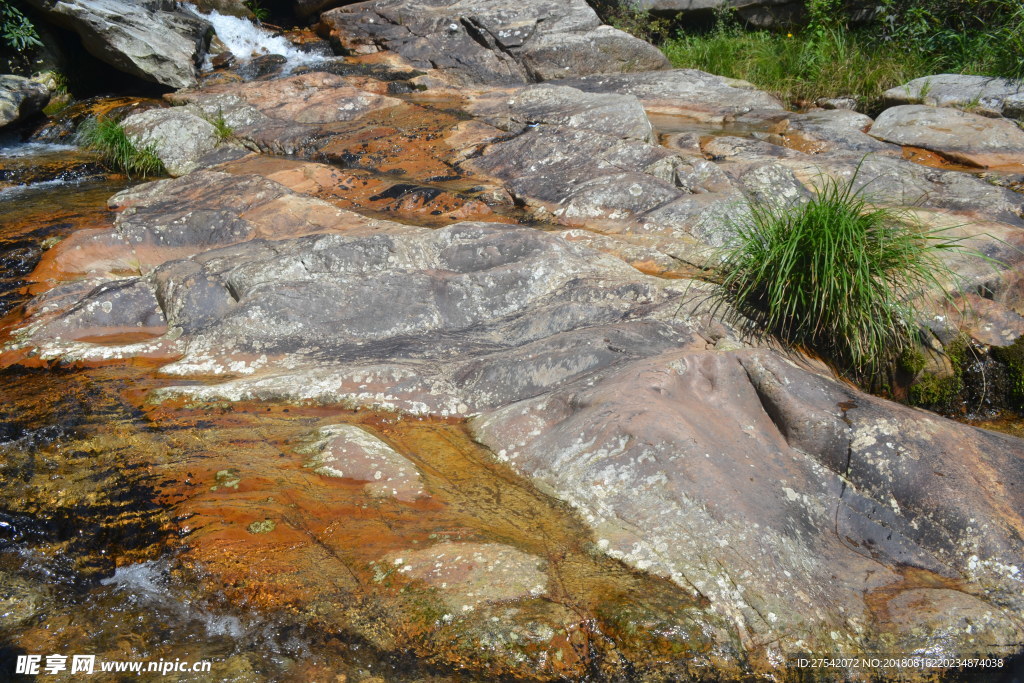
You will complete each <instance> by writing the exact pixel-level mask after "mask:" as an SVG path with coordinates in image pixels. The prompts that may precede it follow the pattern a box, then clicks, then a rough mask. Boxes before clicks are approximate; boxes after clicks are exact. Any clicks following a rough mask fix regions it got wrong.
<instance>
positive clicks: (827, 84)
mask: <svg viewBox="0 0 1024 683" xmlns="http://www.w3.org/2000/svg"><path fill="white" fill-rule="evenodd" d="M833 4H835V3H830V2H829V1H828V0H822V1H816V2H811V3H810V10H811V11H810V17H809V22H808V24H807V25H806V26H804V27H801V28H799V29H797V28H792V29H790V30H789V31H788V32H770V31H747V30H744V28H743V27H741V26H740V25H739V24H738V23H737V22H736V21H735V20H733V19H730V18H729V17H728V16H727V15H723V16H722V17H720V18H719V21H718V22H717V24H716V26H715V28H714V29H713V30H711V31H709V32H704V33H678V34H677V35H676V36H675V37H673V38H669V39H667V40H665V41H664V42H663V43H662V44H661V48H662V50H663V51H664V53H665V55H666V56H667V57H668V58H669V60H670V61H671V62H672V64H673V65H674V66H676V67H681V68H682V67H688V68H696V69H701V70H703V71H709V72H711V73H714V74H719V75H722V76H728V77H730V78H739V79H743V80H747V81H750V82H751V83H753V84H754V85H755V86H757V87H758V88H761V89H763V90H767V91H769V92H771V93H773V94H775V95H776V96H778V97H779V98H780V99H782V100H783V101H784V102H786V103H787V104H789V105H790V106H793V107H799V106H801V105H804V104H806V103H812V102H813V101H814V100H816V99H818V98H822V97H855V98H856V99H857V100H858V103H859V108H860V109H861V110H863V111H867V112H869V113H874V112H875V111H877V109H878V107H879V105H880V101H881V98H880V96H881V94H882V93H883V92H884V91H885V90H888V89H889V88H892V87H895V86H898V85H901V84H903V83H906V82H907V81H910V80H912V79H914V78H919V77H921V76H928V75H930V74H937V73H964V74H977V75H981V76H1002V77H1006V78H1021V77H1024V60H1022V59H1021V54H1024V4H1022V3H1020V2H1019V1H1016V0H961V1H959V2H958V1H957V0H951V1H950V2H946V1H945V0H943V2H938V0H913V1H911V2H900V3H896V2H882V3H881V4H880V5H879V7H878V8H877V11H876V13H875V15H874V18H873V19H872V21H871V22H870V23H869V24H868V25H867V26H860V27H858V28H853V29H851V28H849V27H848V26H847V23H846V21H845V19H844V17H843V14H842V12H841V11H840V10H839V9H837V8H836V7H833V6H832V5H833Z"/></svg>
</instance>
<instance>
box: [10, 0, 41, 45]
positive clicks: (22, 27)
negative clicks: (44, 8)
mask: <svg viewBox="0 0 1024 683" xmlns="http://www.w3.org/2000/svg"><path fill="white" fill-rule="evenodd" d="M0 41H2V42H3V44H4V46H5V47H6V48H8V49H10V50H14V51H15V52H18V53H21V52H25V51H26V50H29V49H31V48H34V47H40V46H41V45H42V44H43V42H42V41H41V40H39V34H38V33H36V27H35V26H33V25H32V22H31V21H29V19H28V17H26V16H25V15H24V14H22V13H21V12H20V11H18V9H17V8H15V7H12V6H11V5H10V4H9V3H8V2H7V0H0Z"/></svg>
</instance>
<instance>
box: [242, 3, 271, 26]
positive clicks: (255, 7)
mask: <svg viewBox="0 0 1024 683" xmlns="http://www.w3.org/2000/svg"><path fill="white" fill-rule="evenodd" d="M243 4H244V5H245V6H246V7H247V8H248V9H249V11H250V12H252V15H253V16H254V17H255V18H256V21H259V22H264V21H266V20H267V19H269V18H270V10H268V9H267V8H266V7H264V6H263V3H261V2H260V0H247V1H246V2H245V3H243Z"/></svg>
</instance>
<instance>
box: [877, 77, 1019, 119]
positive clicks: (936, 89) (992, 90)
mask: <svg viewBox="0 0 1024 683" xmlns="http://www.w3.org/2000/svg"><path fill="white" fill-rule="evenodd" d="M882 101H883V102H884V103H885V105H886V106H889V107H893V106H897V105H901V104H927V105H930V106H933V107H956V108H958V109H965V110H967V111H969V112H971V113H974V114H981V115H984V116H1006V117H1009V118H1021V116H1022V115H1024V83H1021V82H1020V81H1014V80H1010V79H1007V78H995V77H992V76H969V75H965V74H936V75H934V76H922V77H921V78H915V79H914V80H912V81H910V82H909V83H905V84H903V85H898V86H896V87H895V88H890V89H889V90H886V91H885V92H884V93H883V94H882Z"/></svg>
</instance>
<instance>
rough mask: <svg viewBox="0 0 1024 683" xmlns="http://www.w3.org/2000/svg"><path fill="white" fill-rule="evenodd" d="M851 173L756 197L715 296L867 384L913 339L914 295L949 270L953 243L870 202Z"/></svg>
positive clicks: (725, 258) (724, 257)
mask: <svg viewBox="0 0 1024 683" xmlns="http://www.w3.org/2000/svg"><path fill="white" fill-rule="evenodd" d="M855 178H856V176H855V177H854V179H855ZM854 179H851V180H850V181H847V182H840V181H837V180H834V179H827V180H825V181H824V182H823V183H822V185H821V186H820V187H819V188H818V191H817V195H816V196H815V197H814V198H812V199H811V200H810V201H808V202H807V203H804V204H798V205H792V206H785V207H779V206H776V205H770V204H764V203H759V204H755V205H753V206H752V208H751V213H750V217H749V218H748V219H747V220H745V221H742V222H740V223H739V224H738V225H737V226H736V228H737V236H736V239H735V240H734V241H733V242H732V243H731V244H730V245H729V246H727V247H726V248H725V250H724V251H723V253H722V254H721V263H720V266H719V270H720V272H721V275H722V279H723V286H722V288H721V290H720V296H721V297H723V302H728V303H730V304H732V305H733V306H734V308H735V310H736V311H738V312H739V313H741V314H743V315H744V316H746V318H748V319H749V320H751V321H753V323H754V324H755V325H756V326H757V328H758V329H760V330H761V331H762V332H765V333H770V334H774V335H776V336H777V337H779V338H780V339H782V340H783V341H785V342H786V343H788V344H791V345H796V346H803V347H805V348H808V349H811V350H813V351H815V352H817V353H819V354H821V355H823V356H825V357H826V358H828V359H829V360H830V361H831V362H833V363H834V364H835V365H836V366H837V367H838V368H839V369H840V370H842V371H845V372H847V373H849V374H850V375H851V376H853V377H854V378H855V379H858V380H861V381H865V382H870V381H873V380H874V379H876V378H877V377H878V376H879V373H881V372H883V371H886V370H888V369H890V368H891V367H893V364H894V363H895V362H896V361H897V359H898V358H899V357H900V356H901V354H903V353H904V351H905V350H907V349H908V348H911V346H912V345H913V343H914V342H915V341H916V340H917V338H918V326H917V319H918V317H919V316H918V310H917V308H916V307H915V305H914V303H913V300H914V298H915V297H917V296H919V295H921V294H922V293H923V292H925V291H926V290H929V289H932V288H939V289H940V290H941V288H942V287H943V285H944V284H946V283H944V282H943V280H944V279H947V278H951V277H952V273H951V272H950V270H949V269H948V267H946V266H944V265H943V264H942V262H941V261H940V260H939V258H938V255H939V252H940V251H942V250H945V249H954V248H959V241H958V240H957V239H955V238H953V239H950V238H947V237H946V236H944V235H943V233H942V231H927V230H924V229H922V227H921V226H920V225H918V224H916V223H915V222H914V221H912V220H911V219H910V217H909V215H906V214H903V213H901V212H900V211H898V210H895V209H888V208H879V207H874V206H871V205H869V203H868V202H867V200H866V199H865V197H864V195H863V193H862V190H858V191H854V190H853V182H854Z"/></svg>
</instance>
